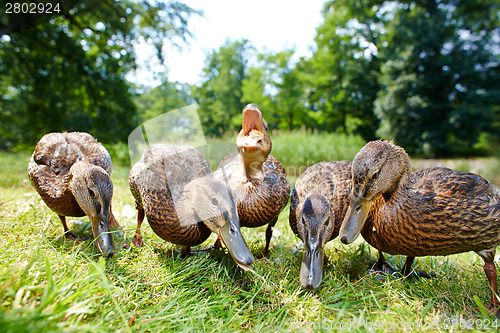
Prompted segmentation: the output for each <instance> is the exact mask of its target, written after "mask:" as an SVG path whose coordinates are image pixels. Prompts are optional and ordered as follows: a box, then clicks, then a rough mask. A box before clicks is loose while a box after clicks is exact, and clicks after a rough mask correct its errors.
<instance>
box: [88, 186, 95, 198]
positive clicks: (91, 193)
mask: <svg viewBox="0 0 500 333" xmlns="http://www.w3.org/2000/svg"><path fill="white" fill-rule="evenodd" d="M89 195H90V197H91V198H94V197H95V193H94V191H92V190H91V189H90V188H89Z"/></svg>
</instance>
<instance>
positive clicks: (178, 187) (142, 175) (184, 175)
mask: <svg viewBox="0 0 500 333" xmlns="http://www.w3.org/2000/svg"><path fill="white" fill-rule="evenodd" d="M210 172H211V170H210V166H209V165H208V163H207V161H206V160H205V159H204V158H203V156H202V155H201V154H200V153H199V152H198V150H196V149H195V148H193V147H191V146H176V145H170V144H154V145H151V146H149V147H148V148H147V149H146V151H145V152H144V154H143V156H142V158H141V159H140V160H139V161H138V162H137V163H136V164H134V166H133V167H132V169H131V171H130V177H129V184H130V190H131V192H132V195H133V196H134V199H135V202H136V205H137V208H138V209H142V210H144V211H145V214H146V217H147V219H148V222H149V224H150V225H151V227H152V229H153V231H154V232H155V233H156V234H157V235H158V236H160V237H161V238H163V239H165V240H167V241H170V242H172V243H175V244H179V245H196V244H200V243H201V242H203V241H204V240H205V239H206V238H208V236H209V235H210V230H209V229H208V228H207V227H206V226H205V225H204V224H203V223H196V224H194V223H195V222H196V221H195V220H193V224H190V225H181V224H180V222H179V214H177V211H176V203H177V202H178V200H179V199H180V198H181V196H182V192H183V189H184V187H185V186H186V185H187V184H188V183H189V182H190V181H192V180H193V179H195V178H198V177H202V176H205V175H207V174H209V173H210Z"/></svg>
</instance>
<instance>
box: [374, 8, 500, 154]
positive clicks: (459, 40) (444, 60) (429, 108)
mask: <svg viewBox="0 0 500 333" xmlns="http://www.w3.org/2000/svg"><path fill="white" fill-rule="evenodd" d="M499 10H500V9H499V8H498V3H497V2H495V1H484V2H481V5H480V6H477V7H474V6H471V5H470V3H469V2H468V1H427V2H416V3H415V2H407V1H401V2H400V3H399V4H397V5H396V6H394V8H393V10H391V11H390V14H391V15H390V17H389V18H388V19H387V20H386V27H387V31H388V33H387V34H385V35H384V38H383V42H384V43H385V44H386V45H387V47H384V48H383V50H381V51H380V57H381V58H382V59H383V61H384V65H383V66H382V69H381V77H380V82H381V83H382V86H383V88H382V89H381V90H380V92H379V97H378V100H377V102H376V104H377V113H378V115H379V116H380V117H381V119H382V120H383V125H382V128H381V131H380V132H381V134H383V135H385V136H391V137H395V138H396V141H397V142H398V143H399V144H401V145H403V146H404V147H405V149H407V150H408V151H409V152H412V153H425V154H437V155H450V154H452V152H453V151H452V149H453V147H454V146H458V147H460V148H461V149H463V148H464V147H466V148H469V149H472V148H473V146H474V144H475V143H476V142H477V140H478V138H479V134H480V133H481V132H492V131H495V130H498V127H496V126H494V125H493V121H494V119H497V120H496V121H497V122H498V115H499V112H498V101H499V100H500V90H499V89H498V87H497V84H495V83H494V82H498V80H499V79H500V72H499V71H498V64H499V60H500V58H499V54H498V50H494V47H493V45H495V44H497V42H495V39H496V38H498V36H499V34H500V28H498V26H499V25H498V24H499V23H500V17H499V16H498V13H499ZM386 15H388V14H386ZM392 17H393V18H392ZM480 17H481V18H480ZM483 18H484V19H483ZM495 22H496V23H495ZM492 125H493V126H492Z"/></svg>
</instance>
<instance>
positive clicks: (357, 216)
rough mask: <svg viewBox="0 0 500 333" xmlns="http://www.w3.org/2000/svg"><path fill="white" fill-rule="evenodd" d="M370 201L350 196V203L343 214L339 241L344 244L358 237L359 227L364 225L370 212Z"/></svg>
mask: <svg viewBox="0 0 500 333" xmlns="http://www.w3.org/2000/svg"><path fill="white" fill-rule="evenodd" d="M370 206H371V203H370V201H368V200H366V199H364V198H362V197H358V198H354V199H352V198H351V204H350V205H349V209H348V210H347V213H346V214H345V217H344V221H343V222H342V226H341V227H340V231H339V236H340V241H341V242H342V243H344V244H349V243H352V242H354V241H355V240H356V238H358V236H359V234H360V232H361V229H363V226H364V225H365V222H366V218H367V217H368V213H369V212H370Z"/></svg>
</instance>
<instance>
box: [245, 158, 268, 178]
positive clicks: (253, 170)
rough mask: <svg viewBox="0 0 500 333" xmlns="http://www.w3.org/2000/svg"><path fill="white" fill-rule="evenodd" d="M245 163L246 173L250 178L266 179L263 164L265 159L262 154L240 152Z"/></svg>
mask: <svg viewBox="0 0 500 333" xmlns="http://www.w3.org/2000/svg"><path fill="white" fill-rule="evenodd" d="M240 156H241V159H242V161H243V165H244V167H245V175H246V177H247V178H248V180H260V181H262V180H264V170H263V168H262V167H263V165H264V161H265V159H264V158H263V156H262V155H261V154H255V155H251V156H249V155H247V154H242V153H240Z"/></svg>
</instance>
